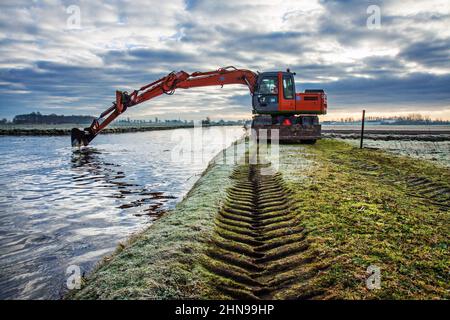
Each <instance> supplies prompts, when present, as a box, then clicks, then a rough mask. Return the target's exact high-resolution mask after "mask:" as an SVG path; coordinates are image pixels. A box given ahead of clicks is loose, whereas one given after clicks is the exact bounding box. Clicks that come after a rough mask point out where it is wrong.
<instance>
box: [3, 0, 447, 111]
mask: <svg viewBox="0 0 450 320" xmlns="http://www.w3.org/2000/svg"><path fill="white" fill-rule="evenodd" d="M153 2H154V3H153V4H151V1H148V0H146V1H144V0H142V1H141V0H133V1H128V0H110V1H102V2H100V1H99V2H96V1H75V0H68V1H63V0H49V1H21V0H14V1H12V0H2V1H1V3H0V42H1V44H0V101H1V102H0V117H1V118H3V117H7V118H9V119H11V118H12V117H13V116H14V115H15V114H20V113H28V112H32V111H40V112H41V113H57V114H91V115H97V114H98V113H99V112H101V111H103V110H104V109H105V108H107V107H109V106H110V104H111V101H112V100H113V99H114V91H115V90H116V89H120V90H129V91H131V90H132V89H134V88H138V87H140V86H142V85H144V84H146V83H149V82H151V81H153V80H155V79H157V78H159V77H161V76H163V75H165V74H167V73H168V72H170V71H172V70H185V71H187V72H189V73H190V72H194V71H208V70H215V69H217V68H218V67H221V66H228V65H234V66H236V67H238V68H246V69H251V70H255V71H256V70H259V71H273V70H285V69H286V68H290V69H291V70H293V71H295V72H297V76H296V86H297V90H304V89H305V88H324V89H325V90H326V91H327V93H328V99H329V115H328V116H327V117H328V118H340V117H342V116H349V115H354V114H356V113H357V114H359V112H360V110H361V109H362V108H363V107H365V108H366V109H367V110H368V112H369V113H370V114H372V115H380V114H385V115H398V114H404V113H411V112H420V113H423V114H427V115H429V116H431V117H433V118H442V119H450V1H448V0H424V1H411V0H403V1H399V0H397V1H358V0H345V1H327V0H320V1H310V0H307V1H299V0H293V1H287V0H283V1H280V2H278V1H259V0H248V1H244V0H226V1H202V0H195V1H194V0H185V1H183V0H167V1H160V0H154V1H153ZM370 5H377V6H378V7H379V8H380V11H381V20H380V22H381V24H380V25H379V27H377V25H376V24H374V23H376V20H374V19H376V16H374V15H373V14H375V15H376V11H372V9H370V8H369V13H368V7H369V6H370ZM78 9H79V17H80V19H77V18H78V16H77V13H78V12H77V11H78ZM368 19H369V20H368ZM368 25H369V26H370V28H369V27H368ZM250 110H251V107H250V97H249V95H248V91H247V89H246V88H245V87H240V86H229V87H225V88H219V87H210V88H201V89H199V88H197V89H191V90H184V91H183V90H178V91H177V92H176V94H175V95H173V96H161V97H159V98H156V99H154V100H152V101H149V102H147V103H145V104H143V105H140V106H137V107H135V108H134V109H132V110H129V111H127V114H126V115H125V116H129V117H131V118H136V119H137V118H141V119H151V118H153V117H155V116H157V117H159V118H166V119H168V118H182V119H199V118H204V117H205V116H210V117H211V118H214V119H219V118H224V119H233V118H238V119H240V118H246V117H250V114H251V112H250Z"/></svg>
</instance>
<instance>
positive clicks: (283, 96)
mask: <svg viewBox="0 0 450 320" xmlns="http://www.w3.org/2000/svg"><path fill="white" fill-rule="evenodd" d="M278 82H279V83H280V88H281V90H280V92H279V97H278V100H279V105H280V107H279V110H280V111H281V112H283V111H284V112H289V111H295V82H294V76H293V75H292V74H290V73H284V72H279V73H278Z"/></svg>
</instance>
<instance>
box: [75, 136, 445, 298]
mask: <svg viewBox="0 0 450 320" xmlns="http://www.w3.org/2000/svg"><path fill="white" fill-rule="evenodd" d="M279 161H280V168H279V170H280V172H281V173H282V174H283V179H284V181H285V183H286V186H287V187H288V188H289V189H290V190H291V193H290V195H289V197H290V198H291V201H292V203H293V204H294V205H293V207H292V208H294V209H292V210H293V211H292V214H293V215H295V219H296V221H298V225H299V227H302V228H303V229H304V234H305V239H304V240H302V241H304V242H305V243H307V244H308V246H307V249H306V250H305V251H304V252H302V253H301V254H300V255H299V256H298V257H296V259H297V258H299V259H302V258H304V259H305V264H304V265H303V266H299V267H298V269H295V270H291V271H290V272H292V274H293V275H294V274H295V275H298V281H297V282H296V283H295V284H294V285H292V286H289V287H286V288H285V289H284V290H281V291H280V292H278V293H277V294H276V296H275V298H280V299H283V298H290V297H313V296H314V297H318V298H339V299H434V298H449V297H450V295H449V285H448V284H449V280H450V279H449V272H450V269H449V266H450V261H449V253H448V252H449V251H448V246H449V236H448V235H449V234H450V233H449V231H450V230H449V225H450V223H449V222H450V221H449V212H448V207H445V206H443V205H442V204H444V205H445V204H447V205H448V204H449V203H445V202H440V203H438V202H436V201H431V200H430V199H427V198H426V197H423V196H421V193H420V191H421V190H420V189H419V190H418V189H417V188H414V187H413V186H411V184H410V183H408V181H409V180H410V179H411V177H421V178H426V179H428V180H429V181H430V182H431V183H433V184H436V185H438V186H444V187H450V185H449V181H450V171H449V169H448V168H444V167H439V166H436V165H434V164H432V163H430V162H426V161H421V160H417V159H411V158H408V157H402V156H395V155H392V154H388V153H385V152H383V151H378V150H371V149H363V150H360V149H358V148H355V147H352V146H350V145H349V144H346V143H343V142H339V141H335V140H322V141H319V142H318V143H317V144H316V145H313V146H310V145H308V146H301V145H300V146H299V145H282V146H280V156H279ZM232 171H233V166H229V165H220V164H213V165H211V166H210V167H209V168H208V169H207V171H206V172H205V174H204V175H203V176H202V177H201V178H200V180H199V181H198V182H197V184H196V185H195V186H194V188H193V189H192V190H191V192H190V193H189V194H188V196H187V197H186V198H185V200H184V201H183V202H181V203H180V204H179V205H178V206H177V208H176V209H175V210H173V211H172V212H169V213H168V214H167V215H165V216H164V217H162V218H161V219H160V220H158V221H157V222H155V223H154V225H152V226H151V227H150V228H148V229H147V230H146V231H144V232H143V233H141V234H139V235H137V236H136V237H134V238H133V239H131V240H130V242H129V243H127V244H125V245H122V246H119V248H118V250H117V252H116V253H115V254H113V255H112V256H111V257H108V258H106V259H105V260H104V261H103V262H102V263H101V264H100V265H99V267H98V268H97V269H96V270H95V271H94V272H93V273H92V274H91V275H90V276H88V278H87V279H85V281H84V285H83V288H82V289H81V290H78V291H73V292H71V293H70V294H69V295H68V296H67V298H69V299H71V298H75V299H134V298H144V299H146V298H150V299H176V298H194V299H200V298H223V297H226V296H221V294H220V293H219V292H218V291H217V290H215V289H216V288H215V285H216V284H217V281H222V282H223V281H226V279H225V278H224V277H222V276H221V275H218V274H213V273H211V272H209V271H207V270H205V268H204V266H205V264H208V263H209V264H210V265H212V266H213V264H214V262H212V261H205V259H208V254H205V252H207V250H208V249H209V248H211V240H212V239H214V237H215V235H214V232H215V226H214V219H215V218H217V213H218V210H219V208H220V207H221V206H222V205H223V204H224V203H225V202H227V201H228V202H229V201H230V199H229V198H227V192H226V190H227V188H229V187H231V186H232V179H230V175H231V173H232ZM422 188H423V187H422ZM226 199H228V200H226ZM370 265H375V266H377V267H379V268H380V269H381V289H377V290H369V289H367V287H366V284H365V280H366V277H367V274H366V269H367V267H368V266H370ZM274 280H276V279H274ZM230 285H232V283H230ZM244 289H245V288H242V290H243V291H242V292H244V291H245V290H244ZM236 290H241V289H239V288H237V289H236Z"/></svg>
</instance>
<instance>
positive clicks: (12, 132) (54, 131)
mask: <svg viewBox="0 0 450 320" xmlns="http://www.w3.org/2000/svg"><path fill="white" fill-rule="evenodd" d="M74 126H75V127H77V126H76V125H74ZM226 126H232V125H202V127H226ZM81 127H82V126H80V128H81ZM191 128H194V125H190V124H187V125H173V126H169V125H168V126H138V127H114V126H111V127H109V128H105V129H104V130H102V132H101V133H102V134H117V133H130V132H145V131H156V130H174V129H191ZM71 130H72V127H70V128H69V127H67V128H42V129H41V128H31V129H25V128H8V129H4V128H0V136H66V135H70V134H71Z"/></svg>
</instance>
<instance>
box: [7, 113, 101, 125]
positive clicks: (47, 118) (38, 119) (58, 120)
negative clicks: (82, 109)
mask: <svg viewBox="0 0 450 320" xmlns="http://www.w3.org/2000/svg"><path fill="white" fill-rule="evenodd" d="M94 119H95V117H92V116H76V115H72V116H64V115H57V114H48V115H45V114H41V113H39V112H32V113H29V114H19V115H17V116H15V117H14V119H13V121H12V122H13V123H14V124H64V123H86V124H90V123H91V122H92V120H94Z"/></svg>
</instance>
